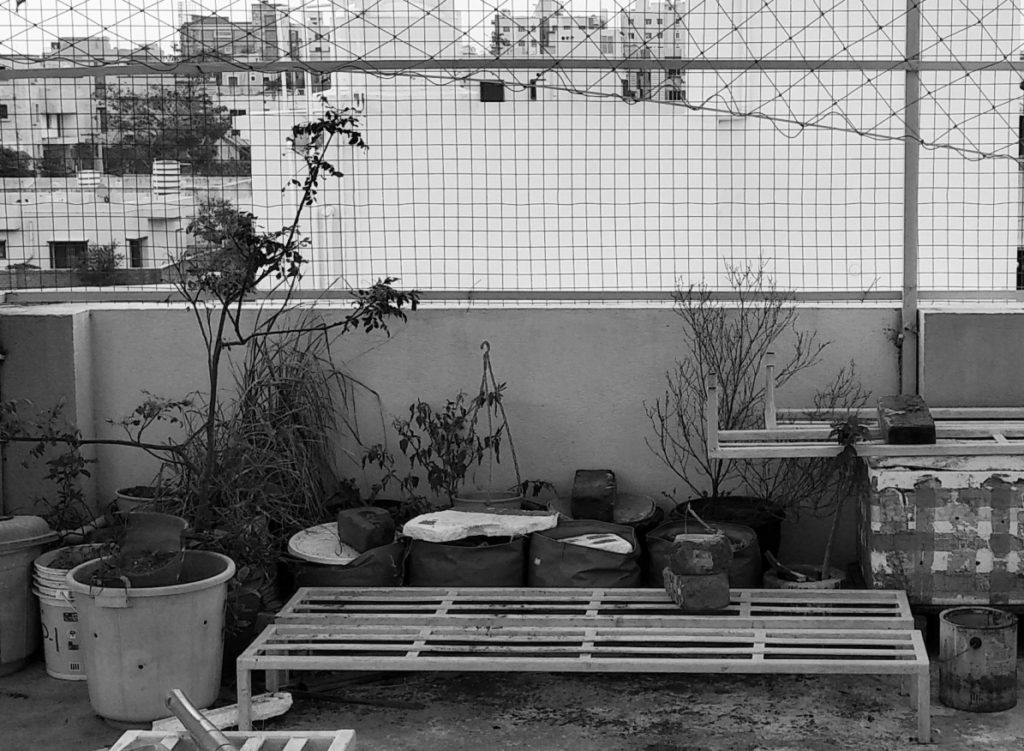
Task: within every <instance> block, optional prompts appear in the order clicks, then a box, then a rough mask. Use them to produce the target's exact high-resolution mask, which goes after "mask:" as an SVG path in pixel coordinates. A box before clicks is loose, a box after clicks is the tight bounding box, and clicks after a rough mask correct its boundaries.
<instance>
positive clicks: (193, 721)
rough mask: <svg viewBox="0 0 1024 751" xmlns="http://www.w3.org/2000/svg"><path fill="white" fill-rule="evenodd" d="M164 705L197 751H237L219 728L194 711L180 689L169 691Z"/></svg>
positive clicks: (193, 707) (200, 713) (194, 708)
mask: <svg viewBox="0 0 1024 751" xmlns="http://www.w3.org/2000/svg"><path fill="white" fill-rule="evenodd" d="M166 704H167V708H168V709H169V710H171V712H173V713H174V716H175V717H177V718H178V720H180V721H181V724H182V725H184V726H185V729H186V730H187V731H188V732H189V735H191V736H192V740H194V741H195V742H196V745H197V746H198V748H199V751H238V748H237V747H236V746H235V745H233V744H232V743H231V741H229V740H228V739H227V737H226V736H225V735H224V733H222V732H220V728H218V727H217V726H216V725H214V724H213V723H212V722H210V720H209V719H207V717H206V716H205V715H204V714H203V713H202V712H200V711H199V710H198V709H196V707H195V706H194V705H193V704H192V702H190V701H189V700H188V697H187V696H185V694H184V692H182V691H181V689H177V688H175V689H171V692H170V693H169V694H167V700H166Z"/></svg>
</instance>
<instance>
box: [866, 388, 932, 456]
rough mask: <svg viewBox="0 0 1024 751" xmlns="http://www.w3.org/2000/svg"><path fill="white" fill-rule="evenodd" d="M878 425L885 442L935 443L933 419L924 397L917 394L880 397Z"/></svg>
mask: <svg viewBox="0 0 1024 751" xmlns="http://www.w3.org/2000/svg"><path fill="white" fill-rule="evenodd" d="M878 427H879V428H880V429H881V431H882V437H883V438H884V439H885V442H886V443H895V444H900V445H905V444H922V443H935V420H934V419H932V414H931V412H930V411H929V410H928V405H927V404H925V403H924V399H922V398H921V397H920V396H918V395H917V394H898V395H895V396H883V397H881V398H880V399H879V400H878Z"/></svg>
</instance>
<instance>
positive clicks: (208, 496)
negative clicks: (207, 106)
mask: <svg viewBox="0 0 1024 751" xmlns="http://www.w3.org/2000/svg"><path fill="white" fill-rule="evenodd" d="M323 103H324V111H323V114H322V116H320V117H319V118H317V119H315V120H313V121H311V122H307V123H301V124H299V125H296V126H294V128H293V129H292V133H293V136H294V138H295V139H296V140H300V139H301V140H303V142H305V143H307V144H308V146H307V147H305V148H304V149H302V155H303V157H304V159H305V163H306V168H307V173H306V176H305V179H304V180H302V181H295V183H296V185H297V186H298V187H299V188H300V189H301V191H302V195H301V198H300V201H299V205H298V207H297V208H296V211H295V215H294V217H293V220H292V223H291V224H290V225H289V226H286V227H284V228H283V229H281V230H278V231H273V232H266V231H262V230H260V229H258V227H257V224H256V219H255V217H254V216H253V215H252V214H250V213H248V212H243V211H238V210H237V209H235V208H234V207H232V206H231V205H230V204H229V203H227V202H224V201H219V200H216V199H215V200H210V201H206V202H204V203H203V204H202V205H201V206H200V209H199V211H198V213H197V216H196V218H195V220H194V221H193V222H192V223H191V224H190V225H189V227H188V231H189V233H190V234H192V235H193V237H195V238H196V242H197V245H198V247H199V250H197V251H196V252H191V253H188V254H186V255H184V256H182V257H181V258H180V259H178V262H177V263H176V264H175V266H174V268H175V269H176V271H177V279H176V280H175V287H176V289H177V291H178V293H179V294H180V295H181V296H182V298H183V299H184V300H185V302H186V304H187V307H188V309H189V310H190V311H191V312H192V313H193V318H194V320H195V321H196V324H197V326H198V328H199V329H200V332H201V335H202V337H201V338H202V341H203V342H204V352H203V355H204V358H205V363H206V373H207V382H206V384H205V388H204V389H203V390H202V391H200V392H197V393H193V394H190V395H188V396H186V397H184V398H176V399H165V398H161V397H157V396H155V395H152V394H146V396H145V399H144V401H143V402H142V403H141V404H140V405H139V406H138V407H137V408H136V409H135V411H134V412H133V413H132V414H131V415H129V416H128V417H127V418H125V419H123V420H121V421H119V422H118V423H117V424H119V425H120V427H121V428H122V429H123V430H124V434H123V436H122V437H99V438H91V437H82V435H81V434H80V433H79V431H78V430H77V429H74V428H67V427H64V426H61V425H58V423H57V420H56V418H55V417H54V418H53V419H51V420H47V419H46V416H47V415H51V416H52V415H53V413H54V410H49V411H44V412H43V413H41V414H42V419H40V418H39V417H38V416H33V415H31V414H30V412H31V405H27V404H26V403H24V402H6V403H4V404H3V405H0V442H26V443H32V444H35V445H38V446H40V447H41V450H42V451H48V450H49V449H50V448H51V447H54V446H63V447H64V448H65V449H66V451H65V452H64V453H65V454H68V455H74V454H76V453H78V452H80V451H81V449H82V448H84V447H88V446H91V445H95V444H104V445H114V446H124V447H130V448H133V449H136V450H139V451H143V452H145V453H147V454H149V455H150V456H152V457H155V458H156V459H157V460H158V462H159V463H160V467H161V472H162V477H163V479H165V480H166V481H167V483H169V487H170V489H171V492H170V493H169V494H168V495H167V496H166V497H164V498H161V499H159V500H160V501H161V502H160V504H157V505H158V509H157V510H161V511H169V512H171V513H174V514H177V515H180V516H181V517H182V518H184V519H186V520H187V521H188V523H189V525H190V527H191V530H192V532H193V534H192V537H191V540H190V542H189V545H188V548H189V549H187V550H185V552H184V554H183V561H182V574H181V578H180V579H179V580H178V582H177V583H176V584H173V585H170V586H153V587H146V586H123V582H122V583H121V586H111V585H110V578H109V577H104V579H103V582H102V584H100V585H98V584H97V581H98V577H97V574H98V572H99V569H100V567H101V566H103V565H105V562H102V561H91V562H88V563H84V564H82V565H81V566H78V567H76V568H75V569H73V570H72V571H71V572H70V573H69V574H68V585H69V587H70V588H71V589H72V590H73V592H74V596H75V598H76V602H78V603H79V604H80V605H81V608H82V610H84V611H87V612H89V615H83V624H82V630H83V632H84V633H87V634H89V635H90V638H91V639H92V641H90V640H87V641H86V644H85V649H84V651H85V655H86V663H87V665H89V666H90V675H89V682H90V697H91V698H94V699H95V700H96V701H95V703H94V706H95V707H96V709H97V712H98V713H100V714H101V715H103V716H105V717H109V718H111V719H117V720H123V721H131V722H137V721H146V720H151V719H155V718H157V717H160V716H163V714H164V713H165V711H166V710H165V709H164V707H163V701H162V700H163V696H164V695H165V694H166V692H167V690H169V689H170V688H183V689H185V690H186V691H187V693H188V694H189V696H191V697H193V699H195V700H196V703H197V705H199V706H208V705H209V703H210V702H212V700H213V698H215V697H216V693H217V690H216V689H217V687H218V686H219V679H220V665H221V650H222V647H223V641H222V626H223V623H224V621H223V615H224V610H225V602H226V599H227V596H228V595H227V592H228V584H229V582H232V581H234V582H236V583H238V584H247V583H249V582H252V581H254V580H255V581H261V580H262V579H263V577H264V576H265V575H267V574H268V573H269V572H270V571H271V570H272V568H273V566H274V565H275V563H276V557H277V555H278V554H279V553H280V552H281V548H280V547H278V545H279V542H280V541H281V540H282V539H287V536H288V535H289V534H290V533H291V532H294V531H297V530H298V529H301V528H302V527H304V526H307V525H308V524H310V523H315V522H316V521H320V519H317V518H311V517H312V515H313V514H315V513H317V511H318V508H322V503H323V497H326V495H328V494H329V492H330V490H329V489H327V488H326V487H325V486H324V485H325V483H327V481H328V479H329V478H328V477H327V475H328V473H327V472H321V470H323V469H324V467H322V466H319V465H318V464H317V461H316V457H317V456H320V457H322V456H323V455H324V452H329V451H330V446H328V445H327V444H325V443H324V442H323V441H324V436H325V435H329V429H330V425H328V424H326V423H324V419H330V416H331V415H333V414H334V412H335V411H334V410H330V409H324V404H323V402H322V401H317V398H315V397H311V392H316V393H317V394H318V395H319V396H322V395H323V391H322V390H320V389H321V388H322V387H323V386H324V384H325V381H324V380H323V379H326V383H327V385H328V386H329V387H330V388H341V387H338V385H337V384H338V379H339V378H341V377H342V375H343V374H340V371H338V370H337V369H332V368H330V367H328V362H329V357H327V356H326V355H325V353H327V352H329V349H330V341H331V338H332V337H333V336H336V335H342V334H345V333H347V332H350V331H357V330H363V331H376V330H380V331H382V332H384V333H388V325H389V323H390V322H391V321H393V320H395V319H398V320H403V321H404V320H405V309H406V308H411V309H415V308H416V306H417V304H418V293H416V292H402V291H399V290H396V289H395V288H394V287H393V286H392V284H393V283H394V282H395V281H396V280H395V279H392V278H387V279H383V280H380V281H378V282H377V283H376V284H374V285H373V286H372V287H370V288H369V289H366V290H356V291H355V292H354V293H353V309H352V310H351V311H349V313H348V314H346V315H344V316H342V317H340V318H339V319H338V320H334V321H325V320H324V319H322V318H318V317H316V316H311V317H310V316H305V317H304V315H303V313H302V312H301V311H300V310H299V309H298V307H297V306H296V305H295V304H294V299H293V293H294V290H295V283H296V281H297V280H298V279H299V278H300V277H301V270H302V266H303V264H304V263H305V258H304V252H305V249H306V247H307V246H308V241H307V240H305V239H303V238H302V237H301V234H300V233H299V229H298V228H299V225H300V220H301V218H302V214H303V211H304V209H305V208H306V207H308V206H310V205H312V204H313V203H314V201H315V198H316V194H317V188H318V186H319V184H320V181H321V179H322V178H323V176H324V175H329V176H341V172H340V171H338V170H337V169H336V168H335V167H334V166H333V165H332V164H331V163H330V162H329V161H327V158H326V155H328V154H329V153H330V148H331V146H332V142H334V143H335V144H337V143H339V142H340V143H342V144H347V145H351V146H354V147H357V148H360V147H361V148H365V144H364V143H363V140H362V136H361V134H360V132H359V130H358V129H357V125H358V122H357V120H356V118H355V117H354V116H352V115H350V114H348V112H347V111H346V110H339V109H336V108H334V107H331V106H330V105H329V104H328V103H327V102H326V100H323ZM265 287H275V288H276V289H277V290H278V291H279V292H280V293H281V294H280V295H279V296H277V297H271V298H269V299H270V302H268V303H264V304H263V305H259V306H256V307H251V306H247V305H246V304H245V303H246V302H247V301H249V300H250V299H251V298H252V297H253V295H254V293H255V292H257V290H260V289H263V288H265ZM230 351H236V352H240V353H243V354H244V357H242V358H239V360H238V361H241V362H242V365H241V366H240V367H239V369H238V370H236V371H234V373H235V380H236V387H237V396H236V397H235V398H234V399H227V398H226V397H224V396H223V394H224V390H223V389H222V379H223V376H224V371H225V370H226V368H227V366H228V359H227V353H228V352H230ZM310 373H319V377H321V380H320V381H317V380H316V379H315V378H313V379H312V380H311V379H310V378H309V374H310ZM346 383H347V384H348V385H351V384H352V383H353V381H351V380H349V381H347V382H346ZM279 419H280V420H281V421H282V422H277V420H279ZM158 424H159V425H160V426H161V427H164V428H167V429H168V430H169V432H170V433H171V435H170V437H169V438H168V437H166V436H161V437H160V438H151V437H150V431H151V430H153V429H154V426H157V425H158ZM40 429H41V430H42V432H41V433H40V432H37V431H38V430H40ZM275 438H277V439H280V440H279V441H275V440H273V439H275ZM317 452H320V453H319V454H318V453H317ZM299 475H302V476H303V477H304V478H305V484H304V485H303V486H302V487H303V488H306V489H312V490H311V491H310V492H309V493H303V494H301V498H300V500H301V502H296V500H295V485H294V484H293V482H294V480H295V478H296V477H297V476H299ZM317 494H321V495H322V496H323V497H319V496H318V497H315V498H314V496H317ZM311 499H312V500H311ZM286 501H287V502H286ZM307 501H309V502H310V503H312V505H313V506H314V508H312V510H311V508H310V503H306V502H307ZM317 504H319V507H317ZM225 553H227V555H225ZM229 556H230V557H229ZM114 573H116V572H112V575H113V574H114ZM115 578H120V577H115ZM80 612H81V611H80ZM184 613H187V614H188V617H187V618H186V617H184V615H183V614H184ZM133 619H141V620H133ZM115 656H120V658H119V659H118V660H117V661H115V660H114V657H115ZM133 661H134V664H128V663H129V662H133ZM91 668H95V671H93V670H92V669H91ZM93 672H95V675H93ZM175 681H182V682H177V683H176V682H175ZM93 684H95V685H96V687H97V688H96V691H97V692H98V693H97V694H96V695H94V693H93ZM101 694H102V695H101ZM118 702H122V703H123V705H118ZM128 705H130V706H128ZM145 715H149V716H145Z"/></svg>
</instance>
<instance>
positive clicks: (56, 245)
mask: <svg viewBox="0 0 1024 751" xmlns="http://www.w3.org/2000/svg"><path fill="white" fill-rule="evenodd" d="M88 249H89V241H88V240H70V241H69V240H51V241H50V268H54V269H71V268H74V267H75V266H77V265H78V262H79V260H80V259H82V258H85V254H86V251H88Z"/></svg>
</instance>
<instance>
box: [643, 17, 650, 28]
mask: <svg viewBox="0 0 1024 751" xmlns="http://www.w3.org/2000/svg"><path fill="white" fill-rule="evenodd" d="M644 25H645V26H650V25H651V19H649V18H645V19H644Z"/></svg>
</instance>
